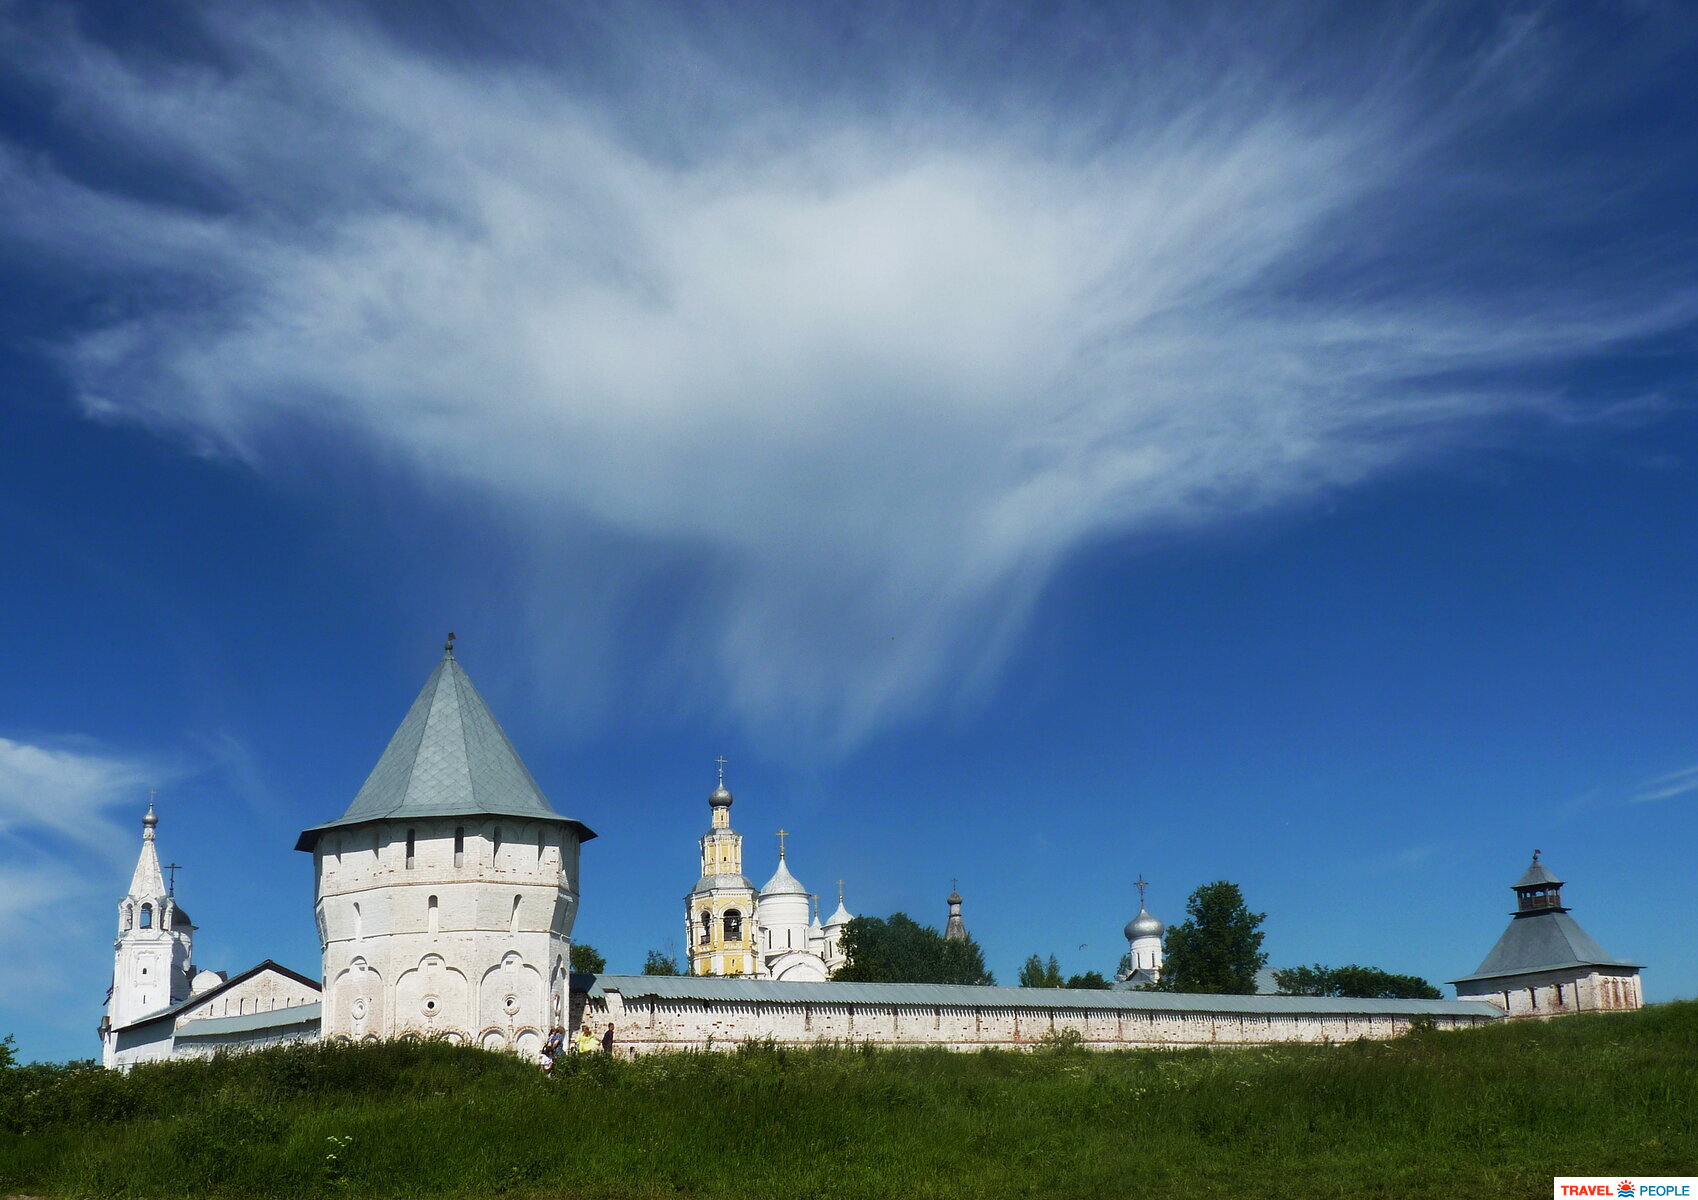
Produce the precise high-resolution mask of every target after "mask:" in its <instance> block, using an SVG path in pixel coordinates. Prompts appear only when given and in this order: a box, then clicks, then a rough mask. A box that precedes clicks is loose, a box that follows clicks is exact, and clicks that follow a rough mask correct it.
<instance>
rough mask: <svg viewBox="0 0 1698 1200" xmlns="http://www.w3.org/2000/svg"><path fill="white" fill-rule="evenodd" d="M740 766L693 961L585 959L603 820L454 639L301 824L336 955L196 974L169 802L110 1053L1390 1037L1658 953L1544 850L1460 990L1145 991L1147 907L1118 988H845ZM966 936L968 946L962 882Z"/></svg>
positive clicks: (124, 946)
mask: <svg viewBox="0 0 1698 1200" xmlns="http://www.w3.org/2000/svg"><path fill="white" fill-rule="evenodd" d="M721 769H722V774H721V777H720V781H719V786H718V787H717V788H715V790H714V791H713V793H712V794H711V795H710V796H709V797H708V807H709V812H710V817H711V825H710V828H709V829H708V831H707V833H705V834H704V835H703V836H702V838H701V839H700V843H699V845H700V850H701V876H700V878H699V880H698V881H697V883H696V886H695V887H694V888H692V889H691V890H690V892H689V893H688V894H687V895H686V896H685V897H684V910H685V911H684V916H685V920H686V922H687V926H686V927H687V929H688V931H689V938H690V941H689V947H690V953H689V963H690V973H689V974H688V975H685V976H675V977H667V976H630V975H611V974H603V975H598V976H591V975H582V974H580V975H577V976H574V975H573V974H572V963H571V959H572V927H573V922H574V920H575V918H576V916H577V911H578V904H579V900H580V888H579V879H580V877H579V855H580V851H581V848H582V846H583V843H584V842H586V841H588V840H590V839H591V838H593V837H594V836H595V834H594V833H593V832H591V831H590V830H589V829H588V828H586V827H585V826H584V825H583V824H582V823H581V822H579V821H576V820H574V819H572V818H570V817H566V816H562V815H561V814H560V813H558V812H556V811H555V809H554V808H553V807H552V806H551V805H550V804H549V802H548V800H547V799H546V797H545V796H544V795H543V792H542V790H541V789H540V788H539V787H538V786H537V783H536V780H534V779H533V778H532V777H531V774H530V772H529V771H528V770H527V769H526V768H525V765H524V763H523V762H522V761H521V760H520V758H519V755H518V753H517V752H516V751H515V750H514V748H513V745H512V743H511V742H509V741H508V739H507V735H506V734H505V733H503V732H502V729H501V726H500V725H499V724H498V723H497V722H496V720H495V717H494V716H493V715H492V714H491V713H490V711H489V709H488V707H487V706H486V705H485V704H484V701H483V698H482V697H481V696H479V695H478V692H477V689H476V688H475V687H473V686H472V681H471V679H470V678H468V677H467V675H466V672H465V670H464V669H463V668H462V667H461V665H460V663H459V661H458V660H457V659H456V658H455V655H454V651H453V644H452V639H451V640H450V643H449V645H448V646H447V647H445V648H444V653H443V656H442V658H441V660H440V661H439V662H438V663H437V664H436V667H435V669H434V670H433V671H432V672H431V674H430V677H429V678H428V679H427V680H426V681H425V685H424V688H423V690H421V691H420V692H419V694H418V697H417V698H416V699H415V700H414V701H413V704H412V707H411V708H410V709H409V710H408V711H407V714H406V717H405V718H404V719H403V720H402V722H401V725H400V727H399V728H398V729H397V730H396V732H395V735H394V737H392V738H391V739H390V741H389V745H388V747H387V748H386V749H385V750H384V751H383V754H382V756H381V757H380V758H379V759H378V762H377V765H376V767H374V768H373V770H372V772H371V775H370V776H369V777H368V778H367V779H366V781H365V783H364V785H363V786H362V787H360V789H359V790H358V792H357V793H356V794H355V796H354V798H353V801H352V802H351V803H350V804H349V805H348V807H347V810H346V811H345V812H343V813H342V815H341V816H339V817H337V818H336V819H334V820H331V821H327V822H325V823H324V824H321V825H315V826H313V827H311V828H310V829H307V830H306V831H304V832H303V833H302V834H301V836H300V839H299V841H298V842H297V843H296V848H297V849H298V850H302V851H304V852H307V853H310V854H311V855H312V857H313V869H314V880H315V889H314V890H315V903H314V911H315V913H316V916H317V923H318V933H319V940H320V943H321V946H322V955H323V956H322V960H321V962H320V964H319V968H318V970H317V972H316V973H314V974H313V975H309V974H306V973H300V972H296V971H293V970H290V969H289V968H287V967H284V966H281V965H279V964H277V963H274V962H271V961H269V960H268V961H265V962H262V963H259V964H258V965H256V966H254V967H251V968H250V969H248V970H246V971H243V972H240V973H239V974H236V975H233V976H230V975H225V974H223V973H221V972H214V971H207V970H202V969H199V968H197V966H196V965H195V963H194V934H195V926H194V924H193V922H191V921H190V919H189V916H188V914H187V913H186V912H185V911H184V910H183V909H182V908H180V907H179V906H178V905H177V902H176V896H175V894H174V888H173V887H171V886H170V885H169V884H168V883H167V882H166V879H165V873H164V869H163V868H161V866H160V861H159V852H158V847H157V831H158V826H159V819H158V817H157V816H156V814H155V813H154V811H153V807H152V805H149V808H148V812H147V815H146V816H145V817H144V818H143V820H142V841H141V852H140V855H139V856H138V858H137V862H136V869H135V872H134V875H133V876H132V878H131V880H130V886H129V890H128V892H127V893H126V894H125V895H124V897H123V898H122V899H121V900H120V901H119V902H118V911H117V926H118V929H117V937H116V940H115V942H114V958H113V980H112V990H111V992H110V994H109V997H108V1002H107V1010H106V1016H105V1018H104V1019H103V1020H102V1022H101V1027H100V1032H101V1039H102V1058H103V1061H104V1062H105V1064H106V1065H107V1066H109V1067H120V1068H122V1067H128V1066H130V1065H132V1064H135V1063H139V1062H146V1061H150V1060H155V1059H163V1058H173V1057H189V1056H197V1055H209V1054H213V1053H216V1052H219V1051H226V1050H233V1049H244V1048H252V1047H259V1046H265V1045H271V1044H276V1043H279V1042H287V1041H300V1040H312V1039H319V1038H329V1039H335V1040H342V1041H376V1040H381V1039H389V1038H440V1039H446V1040H449V1041H453V1042H460V1043H466V1044H474V1045H478V1046H482V1047H485V1048H489V1049H502V1050H511V1051H514V1052H518V1053H524V1054H534V1053H535V1052H536V1051H537V1050H538V1049H539V1048H540V1046H541V1044H542V1041H543V1039H544V1037H545V1036H546V1035H547V1032H548V1030H549V1029H550V1028H551V1027H552V1026H554V1025H563V1026H566V1027H568V1028H571V1027H574V1026H576V1025H577V1023H578V1022H579V1021H580V1020H583V1019H590V1020H594V1021H596V1022H604V1021H605V1022H607V1023H610V1024H613V1025H614V1026H615V1031H616V1034H615V1036H616V1043H617V1044H618V1045H619V1046H621V1047H624V1048H626V1049H628V1050H629V1051H631V1052H644V1051H648V1050H662V1049H686V1048H693V1047H694V1048H700V1047H703V1046H714V1045H720V1046H724V1045H728V1044H730V1045H735V1044H736V1043H737V1042H739V1041H741V1040H744V1039H747V1038H770V1039H773V1040H776V1041H780V1042H785V1043H791V1044H797V1045H804V1044H810V1043H813V1042H818V1041H831V1040H852V1041H857V1042H859V1041H871V1042H878V1043H882V1044H887V1045H944V1046H950V1047H955V1048H972V1047H984V1046H1025V1045H1031V1044H1033V1043H1035V1042H1039V1041H1041V1040H1043V1039H1044V1038H1046V1037H1050V1036H1052V1035H1056V1034H1060V1033H1067V1032H1071V1033H1075V1034H1077V1035H1078V1036H1079V1037H1080V1039H1082V1041H1083V1043H1084V1044H1086V1045H1090V1046H1096V1047H1102V1048H1112V1047H1123V1046H1141V1045H1166V1046H1178V1045H1224V1044H1265V1043H1274V1042H1292V1041H1308V1042H1315V1041H1323V1040H1330V1041H1345V1040H1351V1039H1354V1038H1359V1037H1370V1038H1382V1037H1394V1036H1397V1035H1398V1034H1400V1033H1402V1032H1405V1031H1406V1030H1408V1029H1409V1028H1411V1027H1413V1026H1414V1025H1416V1024H1421V1025H1433V1026H1436V1027H1438V1028H1459V1027H1464V1026H1469V1025H1479V1024H1485V1023H1489V1022H1492V1021H1496V1020H1502V1019H1503V1018H1504V1016H1505V1015H1509V1016H1521V1015H1523V1014H1524V1013H1525V1014H1526V1015H1535V1014H1536V1015H1541V1016H1542V1015H1553V1014H1555V1013H1561V1012H1573V1011H1587V1010H1592V1009H1597V1008H1631V1007H1638V1005H1639V1004H1641V1003H1642V999H1641V996H1640V992H1639V988H1638V978H1637V976H1638V971H1639V968H1638V967H1637V966H1636V965H1634V964H1630V963H1625V962H1621V961H1619V960H1616V959H1612V958H1610V957H1609V956H1608V955H1606V954H1604V953H1603V951H1602V950H1601V949H1600V948H1599V947H1598V946H1597V945H1596V943H1594V942H1592V940H1591V939H1590V938H1589V937H1587V936H1586V935H1585V933H1584V932H1583V931H1581V930H1580V929H1579V926H1577V925H1575V924H1574V922H1573V920H1572V918H1570V917H1568V915H1567V912H1568V910H1567V909H1566V908H1565V907H1564V906H1563V905H1562V902H1561V896H1560V892H1559V890H1558V889H1559V887H1560V884H1561V881H1560V880H1558V879H1556V877H1555V876H1554V875H1551V874H1550V873H1549V871H1548V870H1547V869H1546V868H1545V867H1544V866H1543V864H1541V863H1538V862H1535V863H1534V866H1533V867H1532V868H1530V869H1529V871H1528V873H1527V875H1525V876H1524V877H1523V878H1522V880H1521V881H1520V882H1519V883H1517V884H1516V885H1515V891H1516V893H1517V896H1518V897H1519V908H1518V910H1517V912H1516V914H1515V918H1514V920H1513V921H1512V922H1511V926H1510V929H1509V930H1508V931H1506V933H1505V935H1504V938H1503V939H1502V940H1500V942H1499V945H1498V946H1497V947H1496V948H1495V949H1494V950H1493V952H1492V953H1491V954H1490V955H1488V956H1487V959H1486V961H1485V962H1484V963H1482V964H1481V966H1480V968H1479V969H1478V970H1477V971H1476V972H1475V973H1474V974H1473V975H1471V976H1468V977H1466V978H1464V979H1461V980H1458V981H1456V982H1457V985H1458V991H1459V992H1460V993H1461V994H1462V995H1461V998H1459V999H1457V1000H1353V999H1341V998H1335V997H1299V996H1269V995H1256V996H1186V995H1177V994H1173V993H1163V992H1149V991H1143V990H1140V989H1139V987H1138V985H1139V984H1142V983H1147V982H1153V981H1154V980H1155V979H1157V978H1159V976H1160V972H1161V970H1162V965H1163V964H1162V937H1163V934H1164V932H1165V931H1164V929H1163V926H1162V923H1161V922H1160V921H1159V920H1157V919H1156V918H1155V917H1153V916H1151V915H1150V913H1149V911H1148V909H1147V908H1146V907H1145V906H1144V902H1143V890H1142V886H1141V885H1142V880H1140V881H1139V884H1140V891H1139V909H1138V914H1137V915H1136V916H1135V917H1134V918H1133V919H1132V921H1131V922H1130V923H1128V925H1127V927H1126V930H1125V933H1126V937H1127V941H1128V956H1127V963H1126V967H1125V969H1124V970H1123V971H1122V973H1121V978H1120V982H1119V983H1118V984H1117V985H1116V989H1115V990H1109V991H1103V990H1069V989H1052V988H1040V989H1033V988H998V987H966V986H946V985H921V984H859V983H833V982H828V979H829V976H830V973H831V972H832V970H833V969H834V968H835V967H836V966H838V965H839V964H840V963H841V962H842V960H843V954H842V946H841V940H840V938H841V934H842V932H843V927H844V926H845V925H846V924H847V923H848V922H849V921H850V920H851V916H850V913H849V912H848V910H847V909H846V908H845V907H844V905H843V902H842V894H841V892H839V896H838V906H837V909H836V911H835V912H833V913H832V915H831V916H830V917H829V918H828V919H826V920H825V921H823V922H822V921H821V920H820V919H819V915H818V911H817V908H816V907H815V906H814V904H813V897H812V896H811V895H810V893H809V892H808V891H807V889H806V888H805V887H804V886H803V885H802V884H801V883H800V882H799V881H797V879H796V878H795V876H794V875H792V874H791V871H790V868H789V865H788V863H787V861H786V855H785V852H784V848H783V845H782V843H781V846H780V851H779V859H778V865H777V869H776V870H775V871H774V873H773V876H772V878H771V879H769V880H768V881H767V883H766V884H765V886H763V887H761V888H760V889H758V890H757V889H756V888H755V887H754V886H753V884H752V883H751V881H750V880H749V879H748V878H747V877H746V876H745V875H744V874H743V861H742V837H741V835H740V834H738V833H737V832H736V831H735V830H734V829H732V827H731V806H732V796H731V792H730V790H729V789H727V788H726V787H725V784H724V776H723V763H722V764H721ZM949 905H950V919H949V923H948V927H947V931H946V935H945V936H946V937H950V938H965V937H966V936H967V933H966V926H965V924H964V922H963V921H962V919H961V896H960V893H959V892H952V893H951V894H950V897H949Z"/></svg>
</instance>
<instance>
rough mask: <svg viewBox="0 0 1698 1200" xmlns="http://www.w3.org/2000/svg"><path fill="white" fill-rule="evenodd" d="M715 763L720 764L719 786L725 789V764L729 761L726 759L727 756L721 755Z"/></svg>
mask: <svg viewBox="0 0 1698 1200" xmlns="http://www.w3.org/2000/svg"><path fill="white" fill-rule="evenodd" d="M713 761H714V762H716V763H718V764H719V786H720V787H724V786H725V764H726V762H727V761H728V760H727V759H726V757H725V755H723V754H721V755H720V756H719V757H718V758H716V759H714V760H713Z"/></svg>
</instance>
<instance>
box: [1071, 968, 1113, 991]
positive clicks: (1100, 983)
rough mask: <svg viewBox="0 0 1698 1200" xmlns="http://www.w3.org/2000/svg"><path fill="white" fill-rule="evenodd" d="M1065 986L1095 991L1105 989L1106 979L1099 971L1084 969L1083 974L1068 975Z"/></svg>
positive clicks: (1106, 985) (1106, 988)
mask: <svg viewBox="0 0 1698 1200" xmlns="http://www.w3.org/2000/svg"><path fill="white" fill-rule="evenodd" d="M1066 986H1067V987H1070V988H1087V989H1091V990H1095V991H1107V990H1108V987H1109V982H1108V980H1106V979H1104V978H1103V976H1102V972H1101V971H1086V972H1085V973H1084V974H1083V975H1069V976H1068V977H1067V984H1066Z"/></svg>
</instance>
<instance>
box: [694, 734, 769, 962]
mask: <svg viewBox="0 0 1698 1200" xmlns="http://www.w3.org/2000/svg"><path fill="white" fill-rule="evenodd" d="M715 761H716V762H717V763H718V764H719V786H718V787H716V788H714V790H713V794H712V795H710V796H709V797H708V807H709V809H711V810H712V812H713V826H712V828H710V829H709V830H708V831H707V832H706V833H705V834H703V835H702V839H701V847H702V877H701V878H700V879H698V880H697V881H696V886H695V887H694V888H692V889H691V891H690V894H689V895H688V896H686V897H684V925H685V929H684V933H685V944H686V945H688V946H689V947H690V974H692V975H753V974H755V885H754V884H752V883H750V882H749V880H748V879H747V878H746V877H745V876H744V875H743V835H742V834H740V833H738V832H737V831H736V830H735V829H733V828H731V792H730V789H728V788H727V787H726V786H725V759H724V758H719V759H716V760H715Z"/></svg>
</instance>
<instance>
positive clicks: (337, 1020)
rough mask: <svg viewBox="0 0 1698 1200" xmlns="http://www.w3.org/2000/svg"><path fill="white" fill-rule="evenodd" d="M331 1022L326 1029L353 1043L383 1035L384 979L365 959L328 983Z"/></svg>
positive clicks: (361, 959)
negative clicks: (350, 1038) (353, 1041)
mask: <svg viewBox="0 0 1698 1200" xmlns="http://www.w3.org/2000/svg"><path fill="white" fill-rule="evenodd" d="M326 1000H327V1001H328V1003H329V1006H330V1020H329V1021H328V1022H326V1026H327V1027H328V1028H330V1029H333V1030H335V1031H337V1032H338V1033H343V1034H347V1035H349V1036H350V1037H353V1038H356V1039H364V1038H367V1037H379V1036H381V1035H382V1034H383V1032H384V1011H383V1010H384V1004H383V976H382V975H381V974H379V973H378V972H377V971H376V970H375V969H373V968H372V966H371V964H369V963H368V962H366V960H365V959H364V958H360V957H356V958H355V959H354V961H353V962H351V963H350V964H348V966H347V967H346V968H345V969H344V970H343V971H341V972H340V973H338V974H337V976H336V978H335V979H333V980H331V982H330V995H329V996H327V997H326Z"/></svg>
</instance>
